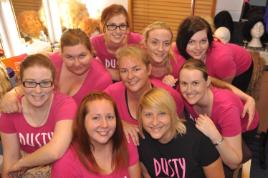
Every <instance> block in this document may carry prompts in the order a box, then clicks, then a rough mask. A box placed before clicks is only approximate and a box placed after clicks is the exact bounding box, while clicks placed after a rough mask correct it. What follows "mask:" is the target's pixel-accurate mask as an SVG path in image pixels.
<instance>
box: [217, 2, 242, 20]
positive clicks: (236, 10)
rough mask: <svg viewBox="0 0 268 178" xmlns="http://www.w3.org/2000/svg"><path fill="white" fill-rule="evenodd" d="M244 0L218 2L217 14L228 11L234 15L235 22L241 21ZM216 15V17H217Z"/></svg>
mask: <svg viewBox="0 0 268 178" xmlns="http://www.w3.org/2000/svg"><path fill="white" fill-rule="evenodd" d="M243 3H244V0H217V5H216V14H217V13H218V12H220V11H222V10H227V11H228V12H230V14H231V15H232V18H233V21H236V22H237V21H239V19H240V16H241V11H242V6H243ZM216 14H215V15H216Z"/></svg>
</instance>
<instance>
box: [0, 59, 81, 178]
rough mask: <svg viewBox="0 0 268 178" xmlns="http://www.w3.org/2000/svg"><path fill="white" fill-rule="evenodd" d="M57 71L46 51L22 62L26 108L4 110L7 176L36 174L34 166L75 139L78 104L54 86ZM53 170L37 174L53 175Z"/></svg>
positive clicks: (50, 159)
mask: <svg viewBox="0 0 268 178" xmlns="http://www.w3.org/2000/svg"><path fill="white" fill-rule="evenodd" d="M55 73H56V72H55V68H54V65H53V64H52V62H51V61H50V59H48V58H47V57H46V56H44V55H42V54H35V55H30V56H28V57H27V58H26V59H25V60H24V61H23V62H22V63H21V65H20V79H21V83H22V87H21V90H22V92H23V96H22V97H20V98H19V102H20V104H21V107H22V112H21V113H12V114H4V113H2V114H1V118H0V131H1V139H2V144H3V159H4V160H3V173H2V177H4V178H7V177H9V176H11V177H12V176H15V177H16V176H21V175H25V176H26V175H28V176H33V177H36V175H35V174H34V173H33V172H34V171H31V170H34V169H31V168H34V167H37V166H44V165H48V164H50V163H52V162H54V161H55V160H57V159H59V158H60V157H61V156H62V155H63V154H64V152H65V151H66V149H67V148H68V146H69V144H70V143H71V139H72V131H71V130H72V123H73V119H74V117H75V112H76V108H77V106H76V103H75V101H74V100H73V99H72V98H71V97H69V96H66V95H63V94H60V93H59V92H56V91H55V90H54V88H55ZM28 169H29V170H28ZM27 170H28V171H27ZM49 170H50V169H49V168H48V169H44V170H43V171H38V170H36V174H39V175H40V174H41V173H42V174H41V175H42V176H41V177H49V172H50V171H49Z"/></svg>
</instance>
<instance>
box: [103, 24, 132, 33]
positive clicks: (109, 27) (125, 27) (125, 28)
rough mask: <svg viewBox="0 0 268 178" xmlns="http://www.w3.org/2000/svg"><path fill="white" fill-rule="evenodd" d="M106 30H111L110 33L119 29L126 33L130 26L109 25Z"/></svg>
mask: <svg viewBox="0 0 268 178" xmlns="http://www.w3.org/2000/svg"><path fill="white" fill-rule="evenodd" d="M106 28H107V30H109V31H113V30H116V29H117V28H119V29H120V30H123V31H125V30H127V28H128V25H126V24H120V25H115V24H107V25H106Z"/></svg>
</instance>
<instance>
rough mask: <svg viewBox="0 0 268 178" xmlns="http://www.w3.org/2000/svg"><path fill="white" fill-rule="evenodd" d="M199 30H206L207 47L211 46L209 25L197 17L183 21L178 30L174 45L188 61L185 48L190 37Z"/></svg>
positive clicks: (188, 56) (211, 39) (211, 38)
mask: <svg viewBox="0 0 268 178" xmlns="http://www.w3.org/2000/svg"><path fill="white" fill-rule="evenodd" d="M201 30H207V37H208V43H209V47H211V45H212V41H213V36H212V30H211V27H210V25H209V23H208V22H207V21H206V20H205V19H203V18H202V17H199V16H190V17H187V18H186V19H184V20H183V22H182V23H181V25H180V26H179V28H178V32H177V39H176V45H177V48H178V51H179V52H180V54H181V55H182V56H183V57H184V58H185V59H189V58H190V55H189V54H188V53H187V52H186V47H187V44H188V42H189V40H190V39H191V38H192V36H193V35H194V34H195V33H196V32H199V31H201Z"/></svg>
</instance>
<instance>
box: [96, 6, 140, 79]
mask: <svg viewBox="0 0 268 178" xmlns="http://www.w3.org/2000/svg"><path fill="white" fill-rule="evenodd" d="M101 24H102V26H103V34H100V35H97V36H94V37H92V38H91V44H92V46H93V49H94V50H95V55H96V56H98V57H99V58H100V60H101V61H102V62H103V64H104V65H105V67H106V68H107V69H108V71H109V72H110V74H111V75H112V78H113V80H114V81H118V80H119V73H118V69H117V62H116V61H117V59H116V57H115V52H116V51H117V49H118V48H120V47H123V46H126V45H128V44H138V43H139V42H140V41H141V40H142V35H140V34H138V33H133V32H130V31H129V17H128V13H127V10H126V9H125V8H124V6H122V5H118V4H113V5H110V6H108V7H106V8H105V9H104V10H103V11H102V14H101Z"/></svg>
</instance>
